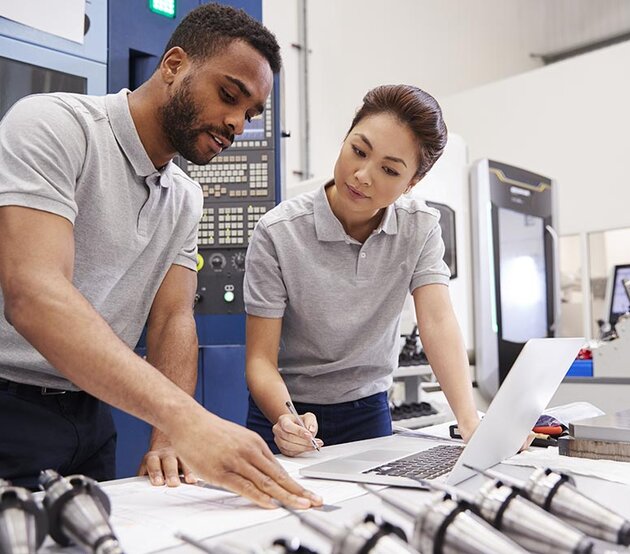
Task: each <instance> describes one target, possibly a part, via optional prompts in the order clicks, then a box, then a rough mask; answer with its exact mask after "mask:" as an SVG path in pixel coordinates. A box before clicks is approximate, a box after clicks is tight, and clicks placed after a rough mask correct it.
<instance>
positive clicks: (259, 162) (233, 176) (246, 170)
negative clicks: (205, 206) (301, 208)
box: [189, 152, 273, 202]
mask: <svg viewBox="0 0 630 554" xmlns="http://www.w3.org/2000/svg"><path fill="white" fill-rule="evenodd" d="M189 175H190V177H191V178H193V179H194V180H195V181H197V182H198V183H199V184H200V185H201V189H202V190H203V196H204V199H205V200H206V201H210V202H216V201H217V200H218V201H235V200H236V201H238V200H246V199H250V198H255V199H257V200H258V199H260V200H267V199H271V197H272V194H273V175H272V174H271V170H270V166H269V154H268V153H260V152H256V153H253V152H248V154H247V155H232V154H230V155H221V156H217V157H216V158H214V159H213V160H212V161H211V162H210V163H209V164H207V165H204V166H199V165H194V164H189Z"/></svg>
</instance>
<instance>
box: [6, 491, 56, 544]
mask: <svg viewBox="0 0 630 554" xmlns="http://www.w3.org/2000/svg"><path fill="white" fill-rule="evenodd" d="M47 534H48V521H47V519H46V512H45V511H44V510H43V509H42V507H41V506H40V505H39V504H38V503H37V502H36V501H35V499H34V498H33V495H32V494H31V492H30V491H28V490H27V489H24V488H22V487H14V486H12V485H11V483H10V482H9V481H5V480H4V479H0V552H7V553H11V554H31V553H34V552H36V551H37V549H38V548H39V547H40V546H41V545H42V543H43V542H44V539H45V538H46V535H47Z"/></svg>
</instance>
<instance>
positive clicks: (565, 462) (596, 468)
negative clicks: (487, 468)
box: [503, 447, 630, 485]
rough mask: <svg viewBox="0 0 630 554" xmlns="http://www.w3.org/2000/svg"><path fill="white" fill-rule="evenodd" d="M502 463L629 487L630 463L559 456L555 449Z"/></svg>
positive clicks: (532, 451)
mask: <svg viewBox="0 0 630 554" xmlns="http://www.w3.org/2000/svg"><path fill="white" fill-rule="evenodd" d="M503 463H504V464H510V465H515V466H527V467H543V468H550V469H553V470H556V471H564V472H566V473H575V474H576V475H587V476H590V477H597V478H599V479H604V480H605V481H613V482H616V483H623V484H625V485H630V463H626V462H614V461H612V460H591V459H588V458H573V457H571V456H560V455H559V454H558V448H556V447H549V448H545V449H540V450H538V449H537V450H526V451H524V452H521V453H520V454H517V455H516V456H512V457H511V458H509V459H508V460H505V461H504V462H503Z"/></svg>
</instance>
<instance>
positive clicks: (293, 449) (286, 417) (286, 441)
mask: <svg viewBox="0 0 630 554" xmlns="http://www.w3.org/2000/svg"><path fill="white" fill-rule="evenodd" d="M300 418H301V419H302V421H303V422H304V426H305V427H306V429H304V427H302V426H301V425H300V424H299V423H297V421H296V420H295V416H292V415H291V414H282V415H281V416H280V417H279V418H278V421H277V422H276V424H275V425H274V426H273V427H272V431H273V435H274V440H275V443H276V444H277V445H278V448H279V449H280V452H282V453H283V454H284V455H285V456H297V455H298V454H302V452H310V451H311V450H313V443H312V440H313V439H315V435H316V434H317V429H318V424H317V418H316V417H315V414H312V413H311V412H306V413H305V414H303V415H301V416H300ZM315 442H316V443H317V444H318V445H319V446H320V447H322V446H323V445H324V443H323V441H321V440H320V439H315Z"/></svg>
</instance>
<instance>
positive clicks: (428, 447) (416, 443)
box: [300, 338, 584, 488]
mask: <svg viewBox="0 0 630 554" xmlns="http://www.w3.org/2000/svg"><path fill="white" fill-rule="evenodd" d="M583 344H584V339H583V338H548V339H531V340H529V341H527V343H526V344H525V346H524V347H523V349H522V351H521V353H520V354H519V356H518V358H517V359H516V361H515V362H514V365H513V366H512V368H511V369H510V371H509V372H508V374H507V377H506V378H505V380H504V381H503V384H502V385H501V388H500V389H499V390H498V392H497V394H496V395H495V397H494V400H493V401H492V403H491V404H490V407H489V408H488V411H487V412H486V415H485V417H484V418H483V419H482V420H481V423H480V424H479V427H477V430H476V431H475V433H474V435H473V436H472V437H471V439H470V441H469V442H468V444H467V445H466V446H463V445H459V444H453V442H452V441H449V442H447V441H445V442H443V443H440V442H439V441H436V440H434V439H423V438H419V437H418V438H416V437H414V438H410V437H400V436H396V435H394V436H392V437H387V438H386V439H383V442H385V443H386V447H383V448H372V449H368V450H365V451H363V452H358V453H354V454H350V455H347V456H341V457H339V458H334V459H331V460H327V461H325V462H321V463H318V464H314V465H310V466H307V467H303V468H302V469H300V475H302V476H303V477H314V478H319V479H332V480H340V481H353V482H357V483H374V484H381V485H390V486H402V487H417V488H421V485H420V484H419V483H418V482H417V481H415V480H414V479H412V478H411V476H414V477H421V478H423V479H429V480H430V479H436V480H439V481H445V482H446V483H448V484H451V485H456V484H459V483H461V482H462V481H465V480H466V479H468V478H469V477H472V476H473V475H474V472H473V471H472V470H470V469H468V468H466V467H464V464H467V465H471V466H473V467H478V468H481V469H487V468H489V467H491V466H493V465H495V464H498V463H499V462H502V461H503V460H505V459H506V458H508V457H510V456H512V455H514V454H516V453H517V452H518V450H519V448H520V447H521V446H522V444H523V442H524V441H525V439H526V438H527V435H528V433H529V432H530V431H531V429H532V427H533V426H534V425H535V423H536V421H537V420H538V417H539V416H540V414H541V413H542V412H543V410H544V409H545V408H546V407H547V405H548V404H549V401H550V400H551V398H552V397H553V395H554V393H555V392H556V390H557V388H558V386H559V385H560V383H561V382H562V379H563V378H564V376H565V375H566V373H567V371H568V369H569V367H570V366H571V364H572V363H573V361H574V360H575V357H576V355H577V353H578V351H579V350H580V348H581V347H582V346H583Z"/></svg>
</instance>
